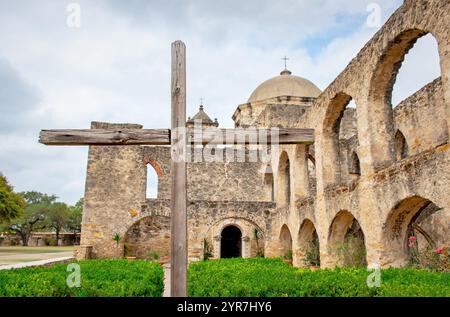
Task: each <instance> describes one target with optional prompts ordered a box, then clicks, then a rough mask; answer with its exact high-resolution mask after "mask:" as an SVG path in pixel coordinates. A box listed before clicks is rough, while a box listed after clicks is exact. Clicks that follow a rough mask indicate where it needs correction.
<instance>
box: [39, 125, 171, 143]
mask: <svg viewBox="0 0 450 317" xmlns="http://www.w3.org/2000/svg"><path fill="white" fill-rule="evenodd" d="M39 142H40V143H42V144H46V145H148V144H153V145H169V144H170V130H169V129H123V130H119V129H85V130H83V129H80V130H75V129H74V130H69V129H66V130H42V131H41V133H40V135H39Z"/></svg>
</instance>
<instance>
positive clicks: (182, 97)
mask: <svg viewBox="0 0 450 317" xmlns="http://www.w3.org/2000/svg"><path fill="white" fill-rule="evenodd" d="M171 86H172V88H171V100H172V101H171V103H172V115H171V121H172V124H171V127H172V129H171V130H170V129H79V130H78V129H70V130H67V129H66V130H42V131H41V133H40V136H39V142H40V143H42V144H45V145H105V146H113V145H117V146H126V145H170V146H171V154H172V155H171V156H172V170H171V174H172V188H171V220H172V226H171V239H172V250H171V296H172V297H186V295H187V265H188V258H187V250H188V248H187V189H186V188H187V186H186V184H187V176H186V160H185V154H186V144H187V143H195V142H197V140H198V138H196V136H197V134H196V133H197V132H196V131H194V130H193V129H185V126H186V46H185V44H184V43H183V42H181V41H176V42H174V43H172V83H171ZM261 132H263V133H261ZM264 134H265V135H266V136H267V137H265V138H264V139H263V140H262V139H261V138H260V136H261V135H264ZM313 134H314V130H313V129H276V130H271V129H258V131H257V130H256V129H254V130H250V131H245V130H244V129H202V131H201V135H202V138H201V140H200V142H201V143H202V144H211V145H214V144H264V145H267V144H272V143H275V142H277V143H278V144H312V143H313V142H314V136H313ZM217 135H219V136H220V135H221V136H223V137H219V138H217V137H216V136H217Z"/></svg>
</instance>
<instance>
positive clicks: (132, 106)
mask: <svg viewBox="0 0 450 317" xmlns="http://www.w3.org/2000/svg"><path fill="white" fill-rule="evenodd" d="M71 2H73V1H64V0H48V1H45V0H39V1H36V0H30V1H25V0H16V1H9V0H0V171H1V172H3V173H4V174H5V175H6V176H7V177H8V179H9V181H10V182H11V183H12V184H13V185H14V187H15V189H16V190H17V191H25V190H38V191H41V192H45V193H49V194H56V195H57V196H59V197H60V199H61V200H62V201H65V202H68V203H74V202H75V201H77V200H78V199H79V198H80V197H82V196H83V193H84V180H85V174H86V163H87V148H76V147H46V146H44V145H41V144H39V143H38V142H37V140H38V135H39V130H40V129H42V128H47V129H50V128H88V127H89V125H90V122H91V121H109V122H131V123H141V124H143V125H144V126H145V127H146V128H167V127H169V125H170V120H169V116H170V100H169V97H170V95H169V89H170V43H171V42H173V41H174V40H177V39H181V40H183V41H184V42H185V43H186V45H187V63H188V65H187V67H188V70H187V72H188V74H187V77H188V78H187V79H188V96H187V97H188V115H191V116H192V115H193V114H195V112H196V110H197V108H198V104H199V100H200V98H204V100H205V101H204V104H205V108H206V111H207V113H208V114H209V115H210V116H211V117H213V118H215V117H217V118H218V119H219V122H220V124H221V126H222V127H232V126H233V122H232V120H231V115H232V113H233V112H234V110H235V108H236V106H237V105H238V104H240V103H243V102H245V101H246V100H247V98H248V96H249V95H250V94H251V92H252V90H253V89H254V88H256V86H257V85H258V84H259V83H261V82H262V81H264V80H266V79H269V78H270V77H273V76H275V75H277V74H278V73H279V72H280V71H281V70H282V67H283V64H282V63H283V62H282V60H281V58H282V57H283V56H284V55H287V56H288V57H289V61H288V68H289V69H290V70H291V71H293V73H294V74H296V75H300V76H303V77H306V78H308V79H310V80H311V81H313V82H314V83H315V84H316V85H317V86H318V87H319V88H321V89H324V88H326V86H327V85H328V84H329V83H330V82H331V81H332V80H333V79H334V78H335V77H336V76H337V75H338V74H339V73H340V72H341V71H342V70H343V69H344V68H345V66H346V65H347V64H348V63H349V62H350V60H351V59H352V58H353V57H355V56H356V54H357V53H358V51H359V50H360V49H361V48H362V47H363V45H364V44H365V43H366V42H367V41H368V40H369V39H370V38H371V36H372V35H373V34H374V33H375V32H376V31H377V30H378V28H377V27H374V26H372V25H368V23H367V18H368V16H369V14H370V12H368V11H367V6H368V5H369V4H370V3H372V2H376V4H378V5H379V6H380V8H381V22H384V21H386V19H387V18H388V17H389V16H390V15H391V14H392V13H393V12H394V11H395V10H396V9H397V8H398V7H399V6H400V5H401V3H402V1H401V0H395V1H392V0H378V1H373V0H372V1H362V0H346V1H341V0H282V1H263V0H227V1H225V0H223V1H218V0H217V1H206V0H204V1H203V0H198V1H189V0H184V1H181V0H180V1H170V0H168V1H167V0H165V1H148V0H127V1H125V0H109V1H108V0H96V1H92V0H91V1H87V0H86V1H78V2H76V3H77V4H78V5H79V7H80V8H81V11H80V13H81V25H80V27H79V28H73V27H69V26H68V24H67V18H68V15H69V14H70V13H69V12H67V7H68V5H69V4H70V3H71ZM439 73H440V71H439V64H438V56H437V48H436V44H435V42H434V39H433V38H432V37H431V36H427V37H426V38H423V39H421V40H420V41H419V42H418V43H417V44H416V46H415V48H414V50H412V51H411V53H410V54H409V55H408V58H407V59H406V61H405V63H404V66H403V67H402V69H401V72H400V74H399V77H398V83H397V84H396V87H395V90H394V96H393V102H394V103H398V102H399V101H401V100H402V99H403V98H404V97H406V96H408V95H410V94H411V93H412V92H414V91H416V90H417V89H418V88H420V87H422V86H423V85H424V84H425V83H428V82H430V81H431V80H433V79H435V78H436V77H438V76H439Z"/></svg>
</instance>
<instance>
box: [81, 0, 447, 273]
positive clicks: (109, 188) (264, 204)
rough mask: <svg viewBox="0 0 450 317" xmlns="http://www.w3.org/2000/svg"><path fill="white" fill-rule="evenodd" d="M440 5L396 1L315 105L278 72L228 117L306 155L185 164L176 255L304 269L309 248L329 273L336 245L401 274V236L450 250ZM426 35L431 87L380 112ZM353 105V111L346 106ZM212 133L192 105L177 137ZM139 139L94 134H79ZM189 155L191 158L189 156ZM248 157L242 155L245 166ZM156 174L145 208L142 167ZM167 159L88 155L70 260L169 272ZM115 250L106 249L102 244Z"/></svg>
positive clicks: (309, 86)
mask: <svg viewBox="0 0 450 317" xmlns="http://www.w3.org/2000/svg"><path fill="white" fill-rule="evenodd" d="M448 12H450V2H448V1H426V0H417V1H405V3H404V4H403V5H402V6H401V7H400V8H399V9H398V10H397V11H396V12H395V13H394V14H393V15H392V16H391V17H390V19H389V20H388V21H387V22H386V24H385V25H384V26H383V27H382V28H381V29H380V30H379V31H378V32H377V33H376V34H375V36H374V37H373V38H372V39H371V40H370V41H369V42H368V43H367V44H366V45H365V46H364V47H363V48H362V50H361V51H360V52H359V54H358V55H357V56H356V57H355V58H354V59H353V60H352V61H351V62H350V64H349V65H348V66H347V67H346V68H345V69H344V71H343V72H342V73H341V74H340V75H339V76H338V77H337V78H336V79H335V80H334V81H333V82H332V83H331V84H330V85H329V86H328V87H327V88H326V89H325V90H324V91H323V92H321V91H320V90H319V89H318V88H317V87H316V86H315V85H314V84H313V83H311V82H310V81H308V80H307V79H304V78H302V77H298V76H295V75H293V74H292V73H291V72H290V71H289V70H287V69H285V70H283V71H282V72H281V74H280V75H279V76H276V77H274V78H272V79H269V80H267V81H265V82H263V83H262V84H261V85H259V86H258V87H257V88H256V89H255V90H254V91H253V93H251V95H250V97H249V99H248V101H247V102H245V103H243V104H241V105H239V106H238V107H237V109H236V111H235V112H234V114H233V120H234V122H235V127H236V128H240V127H241V128H247V127H255V128H270V127H280V128H305V129H308V128H312V129H314V139H315V143H314V145H306V144H296V145H287V144H286V145H280V146H279V156H278V157H277V158H276V159H275V160H272V161H271V162H270V163H263V162H248V161H246V162H236V161H231V160H230V161H226V160H225V161H221V162H192V163H188V164H187V179H188V186H187V191H188V193H187V195H188V211H187V212H188V242H189V243H188V247H189V249H188V255H189V260H190V261H198V260H201V259H203V256H204V253H205V246H210V249H211V252H212V255H213V256H214V257H217V258H219V257H232V256H242V257H252V256H256V255H258V254H264V255H265V256H268V257H270V256H281V255H285V254H287V253H289V252H292V257H293V263H294V265H296V266H303V265H307V262H306V257H307V254H308V252H309V251H310V250H309V248H310V247H311V242H312V241H317V244H318V246H319V250H320V266H321V267H333V266H335V265H339V264H342V261H343V259H342V257H341V256H339V254H338V252H337V246H338V245H339V244H340V243H342V242H344V241H345V240H346V239H347V237H348V235H349V232H351V233H352V234H354V235H355V237H357V238H358V239H359V241H360V242H359V243H361V244H362V246H363V247H364V248H365V252H366V255H365V261H364V262H365V263H367V264H371V263H379V264H380V265H381V266H382V267H387V266H401V265H404V264H405V263H406V262H407V259H408V252H407V248H406V243H407V237H408V236H409V235H410V234H415V235H416V236H417V238H418V240H419V242H420V243H421V244H426V243H434V244H436V245H438V244H439V245H449V241H448V237H449V236H450V192H449V188H450V160H449V151H450V145H449V123H448V119H449V118H450V82H449V76H450V44H449V37H450V36H449V27H448V26H449V25H450V15H449V14H448ZM428 33H431V34H432V35H433V36H434V37H435V39H436V41H437V43H438V48H439V55H440V65H441V77H439V78H437V79H436V80H435V81H433V82H431V83H429V84H428V85H426V86H424V87H423V88H422V89H420V90H419V91H417V92H416V93H414V94H413V95H412V96H410V97H408V98H407V99H405V100H404V101H402V102H401V103H400V104H399V105H398V106H396V107H395V108H393V107H392V106H391V104H390V97H391V92H392V87H393V84H394V82H395V78H396V75H397V72H398V70H399V68H400V66H401V62H402V61H403V58H404V56H405V55H406V53H407V52H408V51H409V49H410V48H411V47H412V46H413V45H414V43H415V41H416V40H417V39H418V38H420V37H422V36H424V35H426V34H428ZM351 100H353V101H354V102H355V104H356V108H349V107H347V105H348V104H349V102H350V101H351ZM195 120H202V125H203V128H205V129H206V128H217V127H218V125H219V123H218V122H217V121H213V120H211V119H210V117H209V116H208V115H207V114H206V112H205V109H204V108H203V106H200V109H199V112H198V113H197V114H196V115H195V116H194V117H193V118H192V119H190V120H188V121H187V125H188V126H189V125H190V124H193V123H194V121H195ZM106 128H110V129H141V128H142V126H140V125H137V124H118V123H102V122H93V123H92V126H91V129H92V130H93V131H94V130H95V129H106ZM198 150H201V149H198V148H191V151H194V152H195V151H198ZM253 150H254V148H253V147H252V146H247V155H250V154H251V152H252V151H253ZM148 167H150V168H153V169H154V170H155V172H156V174H157V175H158V192H157V198H155V199H146V179H147V168H148ZM170 175H171V159H170V147H168V146H163V145H161V146H144V145H126V146H120V147H115V146H102V147H97V146H90V149H89V158H88V167H87V179H86V192H85V205H84V214H83V222H82V234H81V247H80V250H79V252H78V257H79V258H86V257H94V258H103V257H118V256H123V251H124V248H125V249H126V252H127V254H128V255H129V256H136V257H145V256H147V255H148V253H149V252H151V251H156V252H158V253H160V255H161V256H162V257H163V259H166V260H167V261H170V259H169V257H170V217H171V215H170V188H171V177H170ZM116 233H119V234H120V235H121V236H123V237H124V239H122V240H121V242H120V249H119V250H117V248H116V247H115V245H116V244H115V242H114V241H112V237H113V236H114V234H116Z"/></svg>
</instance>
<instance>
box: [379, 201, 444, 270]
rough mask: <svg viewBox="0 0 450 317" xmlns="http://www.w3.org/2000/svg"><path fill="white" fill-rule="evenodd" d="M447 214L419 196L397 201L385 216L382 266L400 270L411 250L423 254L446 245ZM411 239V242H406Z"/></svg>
mask: <svg viewBox="0 0 450 317" xmlns="http://www.w3.org/2000/svg"><path fill="white" fill-rule="evenodd" d="M449 222H450V218H449V212H448V210H446V209H444V208H441V207H439V206H437V205H436V204H434V203H433V202H432V201H430V200H428V199H426V198H423V197H421V196H411V197H408V198H405V199H403V200H401V201H400V202H399V203H397V204H396V205H395V207H394V208H392V210H391V211H390V212H389V214H388V216H387V219H386V222H385V224H384V227H383V236H384V237H385V241H386V252H385V254H384V256H383V263H386V264H388V265H392V266H404V265H405V264H407V263H408V262H409V261H410V260H411V255H412V254H411V252H412V249H415V250H416V251H423V250H425V249H426V248H428V247H433V248H434V247H435V246H436V245H437V244H439V245H440V244H442V245H448V231H449V229H448V225H449ZM411 237H413V240H412V241H408V240H409V239H411Z"/></svg>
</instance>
